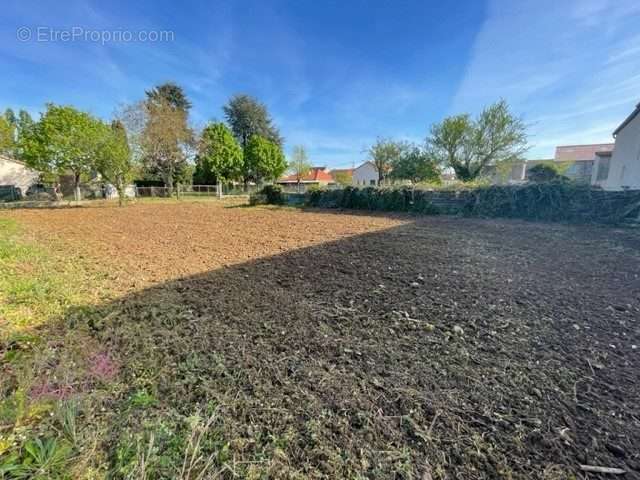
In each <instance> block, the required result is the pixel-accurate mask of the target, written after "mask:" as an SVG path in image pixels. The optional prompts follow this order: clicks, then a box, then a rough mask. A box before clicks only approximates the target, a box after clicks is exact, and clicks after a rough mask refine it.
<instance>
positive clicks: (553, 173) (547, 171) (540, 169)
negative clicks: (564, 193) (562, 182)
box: [527, 163, 564, 183]
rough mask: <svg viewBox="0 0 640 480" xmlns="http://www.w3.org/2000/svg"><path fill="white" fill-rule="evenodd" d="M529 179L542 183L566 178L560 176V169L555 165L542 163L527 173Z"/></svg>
mask: <svg viewBox="0 0 640 480" xmlns="http://www.w3.org/2000/svg"><path fill="white" fill-rule="evenodd" d="M527 178H528V179H529V181H531V182H535V183H542V182H550V181H552V180H557V179H559V178H564V177H563V176H562V175H560V172H558V169H557V168H556V166H555V165H551V164H548V163H540V164H538V165H535V166H533V167H531V168H530V169H529V170H528V171H527Z"/></svg>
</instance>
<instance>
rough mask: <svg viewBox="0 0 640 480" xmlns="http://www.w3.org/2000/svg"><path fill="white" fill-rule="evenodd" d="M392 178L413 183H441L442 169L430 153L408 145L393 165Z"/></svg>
mask: <svg viewBox="0 0 640 480" xmlns="http://www.w3.org/2000/svg"><path fill="white" fill-rule="evenodd" d="M389 176H390V177H391V178H394V179H399V180H410V181H411V182H412V183H414V184H415V183H419V182H439V181H440V168H439V167H438V163H437V162H436V161H435V160H434V159H433V158H432V157H431V155H430V154H429V152H428V151H427V150H425V149H424V148H420V147H419V146H417V145H406V146H405V147H404V148H403V149H402V153H401V154H400V156H399V157H397V158H396V159H395V160H394V161H393V162H392V164H391V172H390V174H389Z"/></svg>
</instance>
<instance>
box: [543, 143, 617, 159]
mask: <svg viewBox="0 0 640 480" xmlns="http://www.w3.org/2000/svg"><path fill="white" fill-rule="evenodd" d="M614 146H615V143H596V144H592V145H562V146H560V147H556V156H555V159H554V160H555V161H556V162H572V161H578V160H593V159H594V158H596V152H611V151H613V147H614Z"/></svg>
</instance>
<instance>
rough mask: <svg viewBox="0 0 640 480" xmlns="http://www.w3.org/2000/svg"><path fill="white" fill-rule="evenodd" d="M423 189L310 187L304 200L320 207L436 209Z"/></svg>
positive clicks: (403, 210)
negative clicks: (332, 188)
mask: <svg viewBox="0 0 640 480" xmlns="http://www.w3.org/2000/svg"><path fill="white" fill-rule="evenodd" d="M426 192H427V191H426V190H416V189H413V188H411V187H406V186H403V187H397V188H377V187H365V188H356V187H345V188H344V189H341V190H320V189H317V190H311V191H310V192H308V193H307V197H306V204H307V205H309V206H312V207H322V208H349V209H358V210H385V211H395V212H420V213H434V214H435V213H439V211H438V209H437V208H435V207H434V205H433V198H431V196H429V195H426V194H425V193H426Z"/></svg>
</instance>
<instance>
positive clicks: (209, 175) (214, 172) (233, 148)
mask: <svg viewBox="0 0 640 480" xmlns="http://www.w3.org/2000/svg"><path fill="white" fill-rule="evenodd" d="M243 166H244V158H243V155H242V149H241V148H240V145H238V142H236V140H235V138H233V135H232V133H231V131H230V130H229V129H228V128H227V126H226V125H225V124H224V123H210V124H209V125H207V126H206V127H205V128H204V130H203V131H202V135H201V138H200V142H199V145H198V154H197V156H196V171H197V173H198V175H199V176H201V177H202V178H205V179H211V180H214V179H215V182H216V184H217V185H218V195H221V194H222V190H221V186H222V183H224V182H226V181H229V180H237V179H239V178H240V177H241V175H242V170H243Z"/></svg>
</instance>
